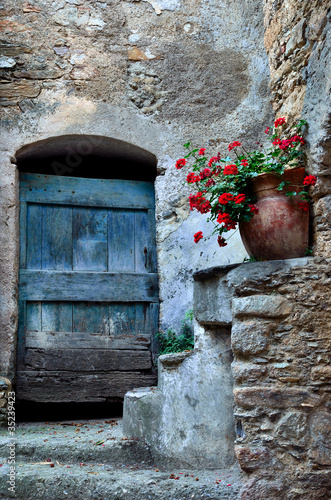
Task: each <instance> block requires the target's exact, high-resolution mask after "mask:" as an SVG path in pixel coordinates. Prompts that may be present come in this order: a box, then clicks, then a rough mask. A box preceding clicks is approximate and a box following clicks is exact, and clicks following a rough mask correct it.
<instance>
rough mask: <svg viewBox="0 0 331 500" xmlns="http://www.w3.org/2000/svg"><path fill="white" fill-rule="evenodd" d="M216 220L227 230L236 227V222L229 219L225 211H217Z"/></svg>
mask: <svg viewBox="0 0 331 500" xmlns="http://www.w3.org/2000/svg"><path fill="white" fill-rule="evenodd" d="M217 222H218V223H219V224H224V228H225V229H226V230H227V231H230V229H236V226H237V223H236V222H235V221H233V220H231V218H230V215H229V214H226V213H219V214H218V217H217Z"/></svg>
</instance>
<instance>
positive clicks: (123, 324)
mask: <svg viewBox="0 0 331 500" xmlns="http://www.w3.org/2000/svg"><path fill="white" fill-rule="evenodd" d="M135 315H136V313H135V304H130V303H126V304H109V323H110V334H111V335H116V336H121V335H136V330H135V326H136V325H135ZM147 333H149V332H147Z"/></svg>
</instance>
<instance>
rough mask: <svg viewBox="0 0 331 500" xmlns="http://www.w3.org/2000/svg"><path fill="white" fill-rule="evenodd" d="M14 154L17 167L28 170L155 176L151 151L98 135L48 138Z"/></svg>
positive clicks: (97, 175)
mask: <svg viewBox="0 0 331 500" xmlns="http://www.w3.org/2000/svg"><path fill="white" fill-rule="evenodd" d="M15 156H16V162H17V166H18V169H19V170H20V171H24V172H30V173H46V174H48V175H66V176H68V175H69V176H73V177H89V178H90V177H93V178H108V179H120V178H121V179H132V180H146V181H153V180H154V179H155V177H156V164H157V159H156V156H155V155H154V154H152V153H150V152H149V151H147V150H145V149H143V148H140V147H139V146H136V145H134V144H130V143H128V142H125V141H122V140H119V139H113V138H111V137H104V136H99V135H88V134H85V135H76V134H70V135H61V136H57V137H50V138H48V139H43V140H41V141H37V142H34V143H31V144H27V145H25V146H23V147H21V148H20V149H19V150H18V151H17V153H16V155H15ZM91 165H93V168H91Z"/></svg>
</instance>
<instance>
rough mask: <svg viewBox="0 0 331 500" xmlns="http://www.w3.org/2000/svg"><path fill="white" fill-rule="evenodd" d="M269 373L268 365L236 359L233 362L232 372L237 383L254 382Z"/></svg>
mask: <svg viewBox="0 0 331 500" xmlns="http://www.w3.org/2000/svg"><path fill="white" fill-rule="evenodd" d="M267 373H268V368H267V366H264V365H257V364H254V363H243V362H240V361H235V362H233V363H232V374H233V378H234V381H235V383H236V384H244V383H249V382H251V383H254V382H256V380H258V379H261V378H262V377H265V376H266V374H267Z"/></svg>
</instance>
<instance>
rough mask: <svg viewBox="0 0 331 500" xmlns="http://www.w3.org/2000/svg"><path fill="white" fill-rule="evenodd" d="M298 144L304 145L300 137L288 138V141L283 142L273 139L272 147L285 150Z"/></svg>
mask: <svg viewBox="0 0 331 500" xmlns="http://www.w3.org/2000/svg"><path fill="white" fill-rule="evenodd" d="M299 142H300V144H304V143H305V141H304V139H303V138H302V137H300V136H299V135H294V136H293V137H290V139H284V140H280V139H275V140H274V141H273V142H272V144H273V145H274V146H279V148H280V149H283V150H286V149H287V148H289V147H291V148H295V146H296V144H297V143H299Z"/></svg>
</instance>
